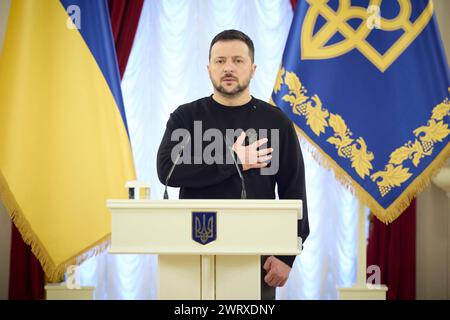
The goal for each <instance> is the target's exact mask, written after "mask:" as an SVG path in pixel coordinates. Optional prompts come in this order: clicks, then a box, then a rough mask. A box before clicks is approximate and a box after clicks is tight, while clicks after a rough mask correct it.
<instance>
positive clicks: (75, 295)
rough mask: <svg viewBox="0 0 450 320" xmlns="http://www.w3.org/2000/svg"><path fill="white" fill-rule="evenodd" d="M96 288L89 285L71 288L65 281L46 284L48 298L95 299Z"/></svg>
mask: <svg viewBox="0 0 450 320" xmlns="http://www.w3.org/2000/svg"><path fill="white" fill-rule="evenodd" d="M94 290H95V287H87V286H81V288H80V289H69V288H67V286H66V284H65V283H64V282H63V283H52V284H48V285H46V286H45V293H46V300H94Z"/></svg>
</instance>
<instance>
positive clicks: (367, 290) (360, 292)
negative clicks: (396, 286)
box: [337, 284, 388, 300]
mask: <svg viewBox="0 0 450 320" xmlns="http://www.w3.org/2000/svg"><path fill="white" fill-rule="evenodd" d="M337 290H338V299H339V300H386V292H387V290H388V287H387V286H385V285H376V286H375V285H369V284H368V285H365V286H358V285H356V286H353V287H347V288H345V287H341V288H337Z"/></svg>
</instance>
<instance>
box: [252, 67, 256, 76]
mask: <svg viewBox="0 0 450 320" xmlns="http://www.w3.org/2000/svg"><path fill="white" fill-rule="evenodd" d="M255 72H256V64H252V78H253V76H254V75H255Z"/></svg>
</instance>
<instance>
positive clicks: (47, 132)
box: [0, 0, 135, 281]
mask: <svg viewBox="0 0 450 320" xmlns="http://www.w3.org/2000/svg"><path fill="white" fill-rule="evenodd" d="M134 175H135V174H134V167H133V161H132V156H131V149H130V143H129V139H128V135H127V126H126V120H125V113H124V107H123V101H122V95H121V91H120V78H119V71H118V67H117V62H116V55H115V50H114V43H113V38H112V34H111V27H110V21H109V15H108V7H107V3H106V1H105V0H98V1H90V0H84V1H82V0H80V1H76V0H62V1H56V0H15V1H12V2H11V8H10V13H9V18H8V27H7V31H6V35H5V41H4V45H3V51H2V55H1V57H0V195H1V199H2V201H3V202H4V204H5V205H6V208H7V210H8V212H9V213H10V214H11V217H12V220H13V221H14V223H15V225H16V226H17V227H18V229H19V230H20V232H21V234H22V236H23V238H24V240H25V241H26V242H27V243H29V244H31V246H32V251H33V252H34V254H35V255H36V256H37V258H38V259H39V261H40V262H41V264H42V266H43V268H44V271H45V273H46V275H47V277H48V278H49V279H50V280H51V281H55V280H59V279H60V278H61V276H62V275H63V273H64V271H65V268H66V266H68V265H70V264H73V263H75V262H80V260H79V259H78V260H77V258H79V257H80V256H82V255H84V257H86V256H87V255H88V254H87V253H86V252H91V253H92V252H98V250H99V249H101V247H104V245H105V243H107V240H108V237H109V235H110V232H111V223H110V214H109V213H108V211H107V209H106V206H105V205H106V199H108V198H126V197H127V193H126V190H125V188H124V185H125V181H126V180H130V179H134ZM90 249H92V250H91V251H89V250H90Z"/></svg>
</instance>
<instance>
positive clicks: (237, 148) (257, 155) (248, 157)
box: [232, 132, 273, 171]
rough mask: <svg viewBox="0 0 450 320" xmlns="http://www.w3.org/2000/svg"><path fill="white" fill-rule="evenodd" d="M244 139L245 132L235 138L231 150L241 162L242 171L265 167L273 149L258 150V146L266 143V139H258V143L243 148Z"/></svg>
mask: <svg viewBox="0 0 450 320" xmlns="http://www.w3.org/2000/svg"><path fill="white" fill-rule="evenodd" d="M244 139H245V132H242V133H241V135H240V136H239V137H238V138H237V140H236V142H235V143H234V144H233V146H232V149H233V151H234V152H235V153H236V154H237V156H238V158H239V160H240V161H241V164H242V168H243V169H244V171H247V170H250V169H253V168H264V167H267V165H268V161H269V160H270V159H271V158H272V155H271V153H272V151H273V148H266V149H261V150H258V148H259V147H260V146H262V145H263V144H265V143H267V141H268V139H267V138H264V139H260V140H258V141H255V142H253V143H252V144H249V145H248V146H243V145H242V143H243V142H244Z"/></svg>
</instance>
